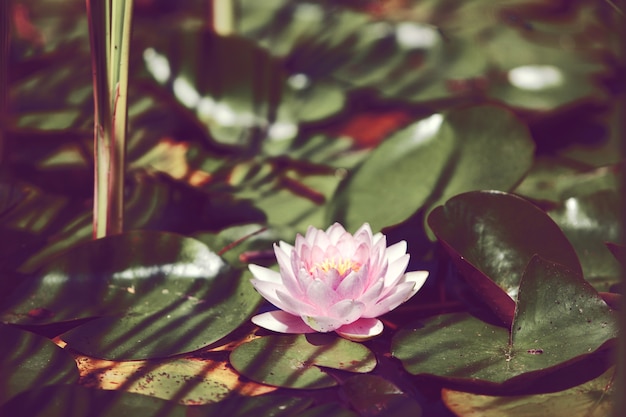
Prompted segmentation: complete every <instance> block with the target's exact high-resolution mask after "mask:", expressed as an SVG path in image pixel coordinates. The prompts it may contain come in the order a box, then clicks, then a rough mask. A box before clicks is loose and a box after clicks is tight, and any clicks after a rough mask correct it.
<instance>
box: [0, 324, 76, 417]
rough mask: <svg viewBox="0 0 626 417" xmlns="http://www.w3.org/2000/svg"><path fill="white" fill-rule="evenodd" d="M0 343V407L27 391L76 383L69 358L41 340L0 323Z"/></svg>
mask: <svg viewBox="0 0 626 417" xmlns="http://www.w3.org/2000/svg"><path fill="white" fill-rule="evenodd" d="M0 341H1V342H0V357H1V358H2V360H1V361H0V375H2V382H1V383H0V385H1V386H2V389H0V404H2V403H4V402H5V401H7V400H8V399H10V398H11V397H13V396H15V395H17V394H19V393H20V392H23V391H28V390H29V389H31V388H35V387H42V386H46V385H54V384H64V383H65V384H74V383H76V382H78V369H77V368H76V363H75V362H74V359H73V358H72V356H70V354H68V353H67V352H65V351H63V349H61V348H60V347H58V346H56V345H55V344H54V343H52V342H51V341H50V340H48V339H46V338H45V337H42V336H38V335H36V334H33V333H30V332H27V331H25V330H20V329H17V328H15V327H13V326H8V325H5V324H1V323H0ZM2 415H4V414H2ZM6 415H10V414H6ZM11 415H12V414H11Z"/></svg>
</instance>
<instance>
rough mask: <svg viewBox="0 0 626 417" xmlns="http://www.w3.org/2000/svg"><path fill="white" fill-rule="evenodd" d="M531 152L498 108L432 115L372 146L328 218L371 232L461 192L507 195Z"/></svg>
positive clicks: (516, 125)
mask: <svg viewBox="0 0 626 417" xmlns="http://www.w3.org/2000/svg"><path fill="white" fill-rule="evenodd" d="M533 150H534V145H533V142H532V140H531V139H530V136H529V133H528V130H527V128H526V127H525V125H524V124H522V123H521V122H520V121H519V120H517V118H515V117H514V116H513V115H512V113H510V112H509V111H507V110H505V109H503V108H501V107H496V106H475V107H468V108H465V109H460V110H453V111H450V112H449V113H447V114H445V115H442V114H434V115H432V116H430V117H428V118H426V119H423V120H421V121H419V122H417V123H415V124H413V125H411V126H409V127H407V128H405V129H403V130H402V131H400V132H398V133H396V134H394V135H392V136H391V137H390V138H389V139H386V140H385V141H384V142H383V143H382V144H381V145H380V146H378V147H377V148H376V149H375V150H374V151H373V152H372V153H371V155H370V156H369V158H367V159H366V160H365V162H364V163H363V164H362V166H361V167H359V168H358V169H357V170H356V172H355V173H354V175H353V176H352V177H350V178H349V180H348V182H347V184H346V185H345V188H342V189H340V191H339V192H338V193H337V197H338V198H337V204H336V207H335V208H334V210H333V211H332V212H331V216H332V217H333V218H335V219H336V218H340V219H341V220H342V221H343V222H344V223H345V224H346V225H347V227H349V228H350V227H352V228H357V227H358V226H359V225H361V224H362V223H363V222H365V221H368V222H369V223H370V224H371V225H372V228H373V229H377V230H378V229H381V228H383V227H386V226H391V225H394V224H397V223H400V222H402V221H404V220H406V219H407V218H408V217H410V216H411V215H412V214H413V213H415V212H416V211H417V210H418V209H419V208H421V207H422V206H424V205H427V206H428V207H434V206H435V205H437V204H440V203H442V202H443V201H445V200H446V199H448V198H449V197H451V196H453V195H456V194H459V193H462V192H465V191H470V190H478V189H495V190H504V191H507V190H509V189H511V188H512V187H513V186H514V185H515V184H516V183H517V182H518V181H519V180H520V179H521V178H522V176H523V175H524V174H525V173H526V171H527V170H528V169H529V168H530V166H531V164H532V157H533ZM381 202H384V204H381Z"/></svg>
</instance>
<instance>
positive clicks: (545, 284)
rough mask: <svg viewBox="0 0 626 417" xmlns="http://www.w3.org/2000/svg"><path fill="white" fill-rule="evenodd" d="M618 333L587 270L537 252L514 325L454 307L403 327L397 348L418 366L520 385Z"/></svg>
mask: <svg viewBox="0 0 626 417" xmlns="http://www.w3.org/2000/svg"><path fill="white" fill-rule="evenodd" d="M581 335H584V337H581ZM617 335H618V326H617V323H616V318H615V314H614V313H613V311H612V310H611V309H610V308H609V307H608V306H607V305H606V303H605V302H604V301H603V300H602V298H600V296H599V295H598V293H597V292H596V291H595V290H594V289H593V287H591V285H590V284H589V283H587V282H586V281H585V280H584V279H583V278H582V276H580V275H579V274H578V273H576V272H574V271H571V270H568V269H567V268H565V267H563V266H561V265H559V264H557V263H554V262H550V261H546V260H543V259H541V258H539V257H537V256H535V257H533V259H532V260H531V262H530V263H529V265H528V267H527V268H526V271H525V272H524V275H523V277H522V281H521V284H520V288H519V294H518V301H517V309H516V314H515V319H514V321H513V323H512V327H511V331H510V332H509V331H508V330H507V329H505V328H502V327H498V326H494V325H491V324H488V323H485V322H482V321H480V320H478V319H476V318H474V317H473V316H471V315H469V314H466V313H455V314H447V315H442V316H437V317H435V318H432V319H429V320H426V321H424V322H422V323H420V324H418V325H417V326H412V327H407V328H404V329H402V330H400V331H399V332H398V333H397V334H396V336H395V337H394V339H393V342H392V352H393V355H394V356H395V357H397V358H398V359H400V360H401V361H402V364H403V366H404V367H405V369H406V370H407V371H409V372H410V373H412V374H417V375H424V374H425V375H434V376H437V377H441V378H444V379H447V380H451V381H456V382H466V383H477V382H480V383H486V384H488V385H496V386H497V385H502V384H505V383H506V384H509V385H512V384H515V383H522V382H524V383H528V382H529V381H532V380H533V379H537V378H540V377H542V376H545V375H546V373H548V372H552V371H554V370H555V369H558V368H562V367H565V366H568V365H571V364H573V363H576V362H577V361H581V360H583V359H585V358H586V357H589V356H590V355H592V354H593V353H594V352H596V351H598V350H599V349H601V348H602V347H603V346H604V345H605V344H606V343H608V342H609V341H611V340H613V339H615V338H616V337H617Z"/></svg>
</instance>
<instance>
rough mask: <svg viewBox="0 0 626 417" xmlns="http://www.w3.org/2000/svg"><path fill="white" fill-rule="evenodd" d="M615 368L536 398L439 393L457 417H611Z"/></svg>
mask: <svg viewBox="0 0 626 417" xmlns="http://www.w3.org/2000/svg"><path fill="white" fill-rule="evenodd" d="M614 377H615V369H614V368H613V369H610V370H608V371H606V372H605V373H604V374H603V375H601V376H600V377H598V378H596V379H593V380H591V381H589V382H587V383H585V384H582V385H579V386H576V387H574V388H570V389H567V390H563V391H559V392H554V393H548V394H537V395H532V396H531V395H524V396H508V397H495V396H489V395H478V394H471V393H467V392H460V391H453V390H449V389H444V390H443V394H442V395H443V398H444V402H445V403H446V406H447V407H448V408H450V409H451V410H452V411H453V412H454V413H455V414H456V415H458V416H460V417H473V416H475V417H478V416H480V417H496V416H497V417H533V416H537V415H550V416H553V417H602V416H608V415H611V412H612V411H613V402H612V400H613V396H614V395H615V387H614Z"/></svg>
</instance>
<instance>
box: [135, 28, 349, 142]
mask: <svg viewBox="0 0 626 417" xmlns="http://www.w3.org/2000/svg"><path fill="white" fill-rule="evenodd" d="M163 30H165V31H166V32H167V36H164V37H160V38H155V37H154V36H153V32H152V27H151V26H143V27H138V28H137V37H139V38H140V39H141V40H142V43H143V44H144V45H145V48H146V52H145V53H144V61H145V67H146V69H147V71H149V72H150V73H151V74H152V76H153V77H154V78H155V80H156V81H158V82H159V83H161V84H166V85H167V86H168V87H171V93H172V94H173V95H174V97H175V98H176V100H177V101H178V102H179V103H180V104H182V105H183V106H185V107H187V108H188V109H190V110H191V111H192V112H194V113H195V117H196V118H197V120H198V122H199V123H202V124H203V125H205V126H206V128H207V129H208V131H209V132H210V134H211V136H212V138H213V139H215V140H216V141H217V142H219V143H221V144H225V145H236V146H240V147H249V149H252V148H255V149H259V147H261V146H263V143H264V142H272V141H286V140H292V139H293V138H295V136H296V135H297V133H298V130H299V124H300V123H301V122H306V121H313V120H319V119H323V118H325V117H328V116H330V115H332V114H334V113H336V112H338V111H339V110H341V108H342V107H343V106H344V102H345V95H344V93H343V91H342V90H341V89H339V88H338V87H337V86H335V85H333V84H331V83H328V82H320V83H311V82H310V80H308V77H307V76H306V75H305V74H299V73H296V74H290V73H289V72H287V71H286V68H285V67H284V66H283V65H282V62H281V61H280V60H279V59H277V58H274V57H272V56H271V55H270V54H269V53H268V52H267V51H266V50H264V49H262V48H260V47H258V46H257V45H255V44H254V43H253V42H251V41H250V40H247V39H244V38H242V37H238V36H218V35H216V34H215V33H214V32H211V31H209V30H206V28H204V27H200V26H197V25H186V26H185V25H176V26H169V27H164V28H163ZM181 49H184V50H185V52H186V53H181ZM232 51H237V54H235V55H233V54H232ZM187 52H188V53H187ZM164 63H165V66H166V67H167V71H165V72H164V70H163V65H164ZM161 74H163V75H161ZM263 139H267V141H265V140H263ZM242 149H243V148H242Z"/></svg>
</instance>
